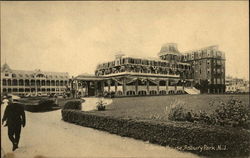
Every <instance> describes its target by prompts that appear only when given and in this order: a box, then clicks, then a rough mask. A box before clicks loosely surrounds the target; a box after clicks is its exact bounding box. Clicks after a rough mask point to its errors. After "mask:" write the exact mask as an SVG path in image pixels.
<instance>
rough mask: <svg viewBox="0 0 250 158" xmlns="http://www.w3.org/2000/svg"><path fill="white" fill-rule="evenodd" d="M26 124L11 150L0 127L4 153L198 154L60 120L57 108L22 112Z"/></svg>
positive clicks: (86, 155)
mask: <svg viewBox="0 0 250 158" xmlns="http://www.w3.org/2000/svg"><path fill="white" fill-rule="evenodd" d="M26 117H27V125H26V127H25V128H23V130H22V133H21V140H20V145H19V148H18V149H17V150H16V151H14V152H12V151H11V149H12V146H11V143H10V141H9V140H8V137H7V128H5V127H3V126H2V128H1V146H2V149H3V151H4V153H9V154H12V155H13V154H14V155H15V158H19V157H23V158H31V157H32V158H33V157H35V156H37V155H43V156H46V157H57V158H58V157H64V158H65V157H171V158H172V157H180V158H184V157H185V158H187V157H192V158H195V157H198V156H196V155H193V154H190V153H182V152H179V151H177V150H174V149H171V148H168V147H162V146H158V145H152V144H148V143H146V142H143V141H138V140H134V139H131V138H124V137H120V136H117V135H113V134H109V133H106V132H102V131H98V130H94V129H91V128H86V127H82V126H78V125H74V124H70V123H67V122H64V121H62V120H61V111H60V110H57V111H53V112H46V113H30V112H26Z"/></svg>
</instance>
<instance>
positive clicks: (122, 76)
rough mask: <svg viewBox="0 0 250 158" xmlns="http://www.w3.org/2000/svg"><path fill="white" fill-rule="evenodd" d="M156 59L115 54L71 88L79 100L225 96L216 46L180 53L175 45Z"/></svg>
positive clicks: (222, 64) (221, 58) (220, 56)
mask: <svg viewBox="0 0 250 158" xmlns="http://www.w3.org/2000/svg"><path fill="white" fill-rule="evenodd" d="M158 57H159V58H157V59H144V58H134V57H128V56H125V55H123V54H118V55H116V57H115V60H113V61H110V62H106V63H102V64H99V65H97V68H96V70H95V75H79V76H77V77H75V78H73V79H72V82H71V87H72V89H73V90H75V91H76V93H77V94H78V95H80V96H98V95H105V94H111V93H112V94H113V95H115V96H143V95H167V94H184V93H188V94H199V93H200V91H199V90H198V89H197V88H195V87H198V88H200V89H201V90H202V92H203V93H224V92H225V55H224V53H223V52H221V51H219V49H218V46H209V47H206V48H201V49H198V50H193V51H188V52H184V53H180V52H179V50H178V48H177V44H175V43H168V44H165V45H163V46H162V48H161V49H160V52H159V53H158Z"/></svg>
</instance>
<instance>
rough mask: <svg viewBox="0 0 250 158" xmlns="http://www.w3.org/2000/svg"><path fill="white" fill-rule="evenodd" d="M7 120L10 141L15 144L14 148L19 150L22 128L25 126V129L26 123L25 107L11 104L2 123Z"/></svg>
mask: <svg viewBox="0 0 250 158" xmlns="http://www.w3.org/2000/svg"><path fill="white" fill-rule="evenodd" d="M6 120H7V126H8V136H9V139H10V141H11V142H12V143H13V148H17V147H18V143H19V139H20V133H21V126H22V125H23V127H24V126H25V123H26V119H25V112H24V108H23V106H22V105H21V104H18V103H10V104H9V105H8V106H7V107H6V109H5V111H4V115H3V119H2V122H4V121H6ZM14 136H15V137H14Z"/></svg>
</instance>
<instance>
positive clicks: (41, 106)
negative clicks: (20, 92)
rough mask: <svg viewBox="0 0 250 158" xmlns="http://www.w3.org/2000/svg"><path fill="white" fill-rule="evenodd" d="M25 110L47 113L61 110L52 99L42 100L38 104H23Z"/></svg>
mask: <svg viewBox="0 0 250 158" xmlns="http://www.w3.org/2000/svg"><path fill="white" fill-rule="evenodd" d="M22 104H23V106H24V108H25V110H27V111H30V112H45V111H51V110H57V109H60V107H59V106H58V105H56V104H55V102H54V100H50V99H42V100H39V101H38V103H36V102H34V101H33V102H31V103H30V102H22Z"/></svg>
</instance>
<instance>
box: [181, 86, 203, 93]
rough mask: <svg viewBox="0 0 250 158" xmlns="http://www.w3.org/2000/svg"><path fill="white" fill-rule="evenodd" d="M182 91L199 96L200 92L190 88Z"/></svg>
mask: <svg viewBox="0 0 250 158" xmlns="http://www.w3.org/2000/svg"><path fill="white" fill-rule="evenodd" d="M184 91H185V92H187V94H192V95H194V94H200V90H198V89H196V88H194V87H193V88H191V87H185V88H184Z"/></svg>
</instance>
